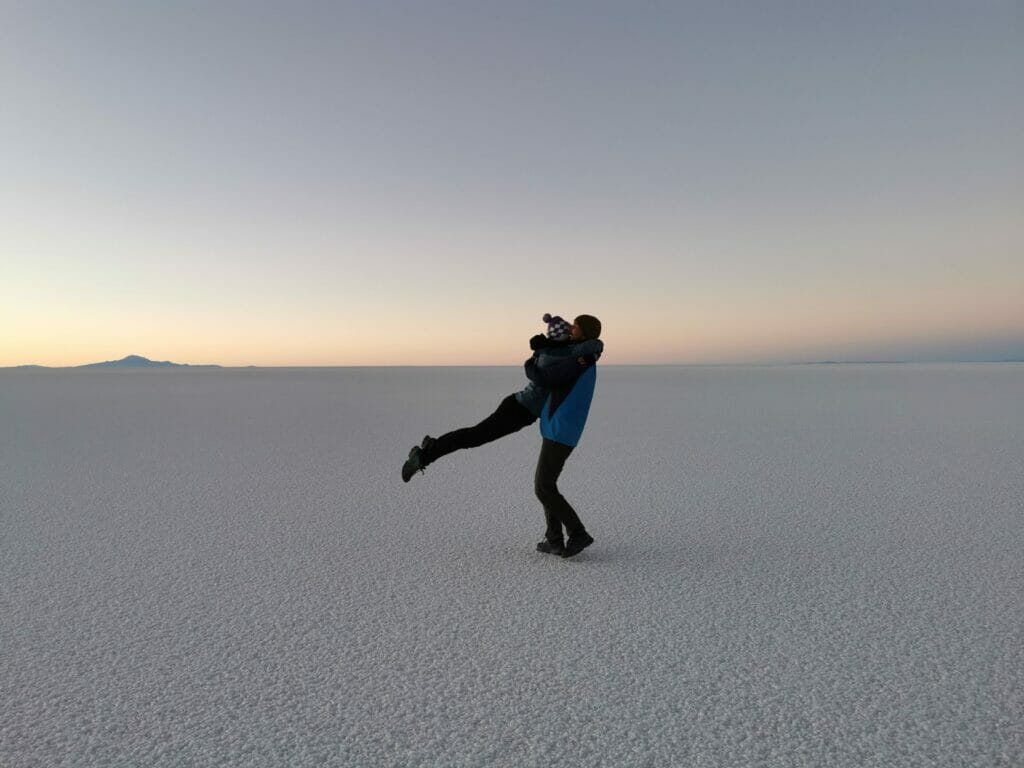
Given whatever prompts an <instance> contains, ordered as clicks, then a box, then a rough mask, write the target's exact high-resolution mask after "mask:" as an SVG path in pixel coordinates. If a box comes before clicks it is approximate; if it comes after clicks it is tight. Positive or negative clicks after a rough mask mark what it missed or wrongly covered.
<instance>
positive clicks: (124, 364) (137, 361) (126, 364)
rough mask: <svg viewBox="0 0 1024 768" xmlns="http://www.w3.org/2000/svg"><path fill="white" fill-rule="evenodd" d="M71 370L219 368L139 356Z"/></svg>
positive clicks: (217, 366)
mask: <svg viewBox="0 0 1024 768" xmlns="http://www.w3.org/2000/svg"><path fill="white" fill-rule="evenodd" d="M17 367H18V368H47V367H48V366H45V365H19V366H17ZM69 367H71V368H220V366H219V365H189V364H188V363H172V362H171V361H169V360H163V361H157V360H150V359H149V358H146V357H142V356H140V355H128V357H124V358H121V359H120V360H107V361H106V362H103V363H89V364H88V365H73V366H69Z"/></svg>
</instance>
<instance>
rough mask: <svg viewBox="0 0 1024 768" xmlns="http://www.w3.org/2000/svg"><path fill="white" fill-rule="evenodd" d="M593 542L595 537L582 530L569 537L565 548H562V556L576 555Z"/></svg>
mask: <svg viewBox="0 0 1024 768" xmlns="http://www.w3.org/2000/svg"><path fill="white" fill-rule="evenodd" d="M593 543H594V537H593V536H591V535H590V534H589V533H587V532H586V531H581V532H580V533H577V534H576V535H575V536H570V537H569V541H567V542H566V543H565V549H563V550H562V557H575V556H576V555H578V554H579V553H580V552H582V551H583V550H584V549H586V548H587V547H589V546H590V545H591V544H593Z"/></svg>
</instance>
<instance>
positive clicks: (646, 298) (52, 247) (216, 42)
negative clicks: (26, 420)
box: [0, 0, 1024, 366]
mask: <svg viewBox="0 0 1024 768" xmlns="http://www.w3.org/2000/svg"><path fill="white" fill-rule="evenodd" d="M1022 82H1024V10H1022V6H1021V4H1020V3H1019V2H1016V1H1015V0H1006V1H1003V2H989V1H986V0H979V1H978V2H966V1H965V2H956V3H947V2H941V1H940V2H898V1H897V2H855V3H854V2H851V3H840V4H833V3H817V2H802V3H791V2H720V1H716V2H706V3H697V2H640V3H635V2H625V0H623V1H622V2H543V3H540V2H507V1H506V0H502V1H501V2H479V1H478V2H442V1H439V2H365V3H347V2H315V3H314V2H287V3H286V2H277V3H259V2H250V1H246V2H232V1H227V2H216V3H209V2H205V1H204V2H179V1H176V2H170V3H155V2H107V1H105V0H98V2H89V3H84V2H46V3H41V2H34V1H32V0H13V1H8V2H3V3H2V4H0V104H2V110H0V146H2V151H0V366H12V365H20V364H27V363H36V364H42V365H53V366H63V365H79V364H83V363H91V362H96V361H100V360H110V359H116V358H120V357H123V356H125V355H127V354H129V353H133V354H140V355H144V356H146V357H150V358H153V359H159V360H166V359H170V360H175V361H178V362H188V363H219V364H222V365H377V364H383V365H423V364H431V365H433V364H437V365H448V364H473V365H475V364H487V365H489V364H501V365H513V364H518V363H519V362H521V361H522V359H523V358H525V357H526V356H527V353H528V349H527V345H526V341H527V339H528V338H529V337H530V336H531V335H533V334H534V333H539V332H541V331H543V324H542V323H541V315H543V314H544V313H545V312H551V313H558V314H562V315H565V316H567V317H571V316H573V315H575V314H579V313H589V314H594V315H597V316H598V317H600V318H601V320H602V321H603V322H604V326H605V334H604V339H605V342H606V345H607V353H606V357H605V359H604V360H603V362H605V363H619V364H629V363H722V362H790V361H800V360H826V359H828V360H856V359H860V360H863V359H910V360H916V359H940V360H944V359H983V358H987V357H995V358H1000V359H1001V358H1006V357H1016V358H1018V359H1024V225H1022V222H1024V98H1022V97H1021V94H1022V90H1021V83H1022Z"/></svg>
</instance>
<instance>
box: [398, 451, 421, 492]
mask: <svg viewBox="0 0 1024 768" xmlns="http://www.w3.org/2000/svg"><path fill="white" fill-rule="evenodd" d="M423 467H424V464H423V459H422V457H421V456H420V447H419V446H418V445H414V446H413V447H412V450H410V451H409V458H408V459H406V460H405V464H403V465H402V482H405V483H408V482H409V480H410V479H412V476H413V475H415V474H416V473H417V472H422V471H423Z"/></svg>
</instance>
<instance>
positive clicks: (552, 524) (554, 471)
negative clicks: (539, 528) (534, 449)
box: [533, 438, 584, 541]
mask: <svg viewBox="0 0 1024 768" xmlns="http://www.w3.org/2000/svg"><path fill="white" fill-rule="evenodd" d="M570 453H572V448H571V447H570V446H568V445H562V444H561V443H556V442H555V441H554V440H548V439H547V438H545V439H544V442H543V444H542V445H541V447H540V458H539V459H537V474H536V475H534V478H533V489H534V491H535V492H536V493H537V498H538V499H540V503H541V504H543V505H544V519H545V521H547V525H548V527H547V531H546V532H545V534H544V535H545V536H546V537H547V538H548V539H550V540H552V541H562V540H563V539H562V526H565V532H566V534H567V535H568V536H569V538H572V537H573V536H575V535H576V534H578V533H582V532H583V531H584V527H583V523H581V522H580V519H579V517H578V516H577V515H576V510H574V509H573V508H572V505H571V504H569V502H568V501H566V500H565V496H563V495H562V494H561V492H560V491H559V490H558V476H559V475H560V474H562V467H564V466H565V460H566V459H568V458H569V454H570Z"/></svg>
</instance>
